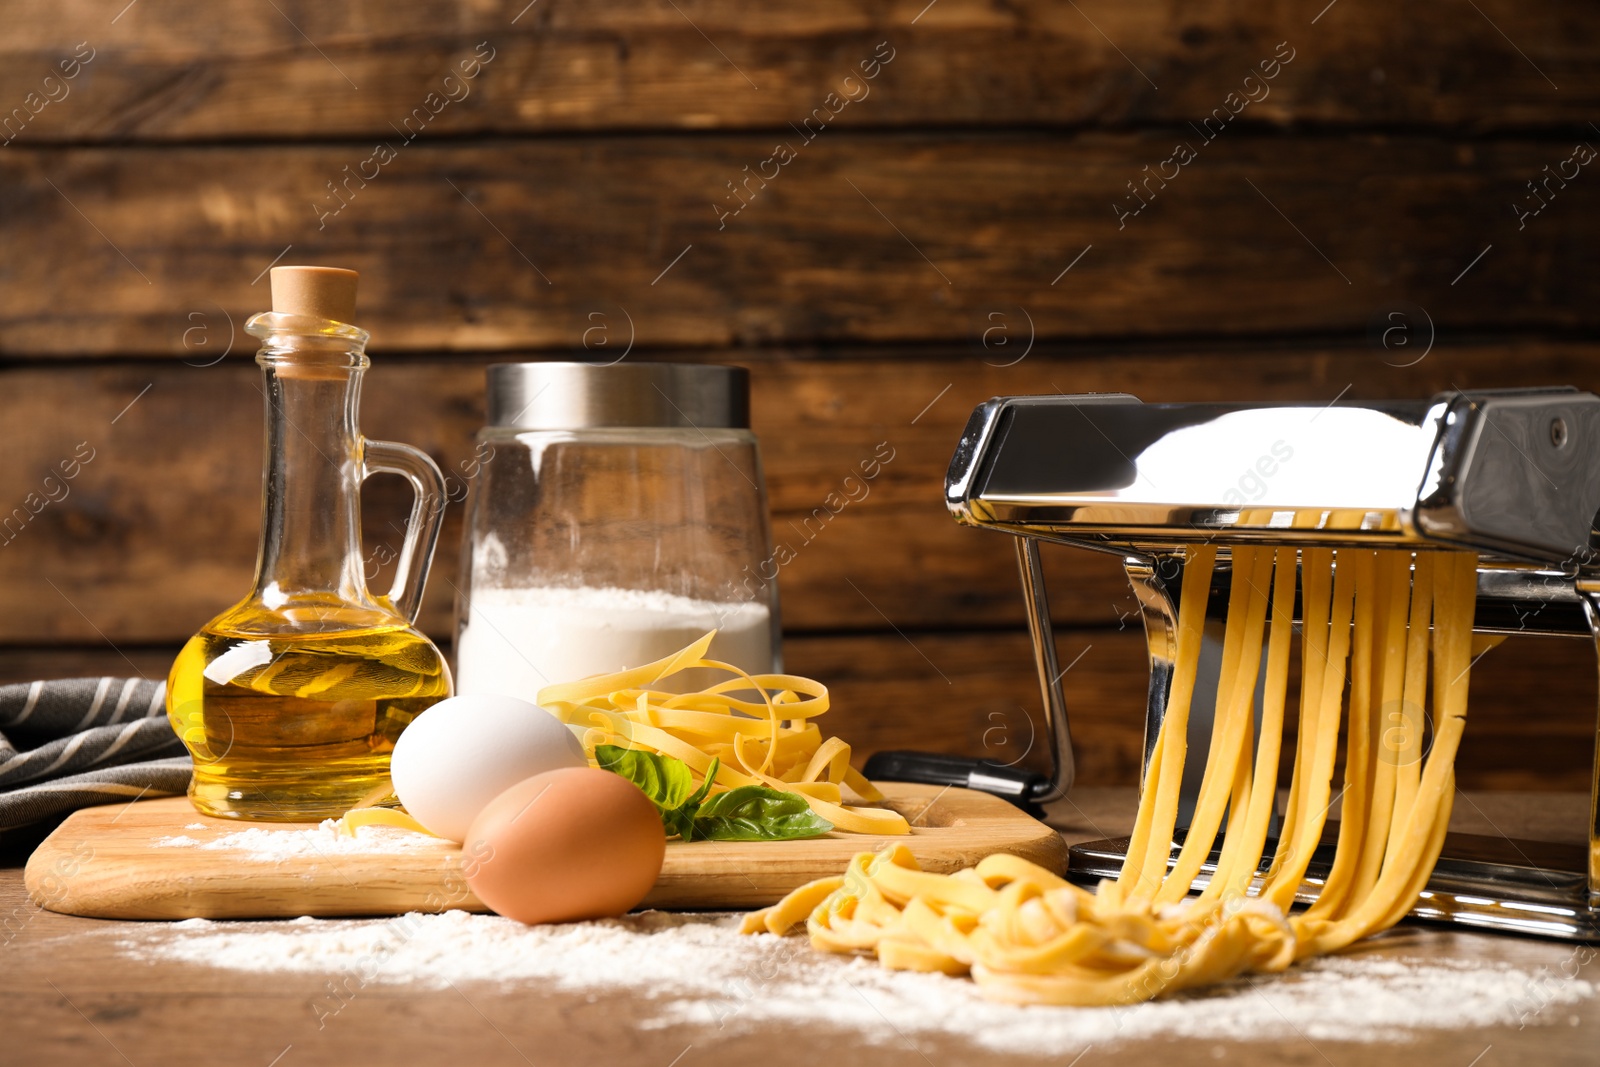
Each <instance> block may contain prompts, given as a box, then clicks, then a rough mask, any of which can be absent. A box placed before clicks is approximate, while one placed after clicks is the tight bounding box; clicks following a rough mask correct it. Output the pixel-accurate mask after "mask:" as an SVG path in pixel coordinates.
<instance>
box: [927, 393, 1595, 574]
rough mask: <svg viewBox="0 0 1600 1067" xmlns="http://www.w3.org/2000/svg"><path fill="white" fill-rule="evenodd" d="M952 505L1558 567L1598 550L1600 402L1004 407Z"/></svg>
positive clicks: (992, 405) (1190, 537)
mask: <svg viewBox="0 0 1600 1067" xmlns="http://www.w3.org/2000/svg"><path fill="white" fill-rule="evenodd" d="M1555 421H1560V422H1561V424H1562V425H1563V426H1565V427H1566V429H1565V431H1564V432H1563V433H1562V434H1560V435H1554V434H1552V433H1551V431H1550V426H1551V425H1553V424H1554V422H1555ZM1558 436H1559V439H1560V443H1559V444H1558V443H1557V437H1558ZM945 501H946V505H947V506H948V507H949V508H950V510H951V512H952V513H953V514H954V515H955V516H956V518H957V519H958V520H959V521H961V522H964V523H968V524H971V525H977V526H990V527H998V528H1002V529H1006V530H1008V531H1009V532H1011V533H1017V534H1027V535H1030V536H1050V537H1052V538H1054V539H1060V540H1078V541H1095V540H1099V541H1104V542H1110V543H1112V544H1115V545H1120V546H1122V547H1124V548H1127V549H1135V550H1137V549H1138V548H1139V546H1141V545H1147V544H1149V543H1152V542H1155V543H1165V544H1169V545H1170V544H1173V543H1181V542H1185V541H1194V540H1205V539H1210V538H1212V537H1215V536H1218V535H1221V536H1224V537H1226V538H1228V539H1229V540H1249V541H1256V542H1273V543H1285V542H1293V541H1301V542H1305V541H1309V542H1313V543H1319V544H1358V543H1359V544H1373V545H1382V544H1391V545H1405V544H1409V545H1424V544H1449V545H1459V546H1461V547H1465V548H1473V549H1476V550H1478V551H1479V552H1481V553H1487V554H1491V555H1496V556H1504V557H1507V558H1512V559H1523V560H1532V561H1543V562H1546V563H1554V564H1562V563H1564V562H1567V561H1570V560H1572V559H1574V558H1575V557H1576V556H1577V555H1578V554H1581V553H1583V552H1585V551H1587V550H1589V548H1590V546H1591V544H1592V543H1593V540H1594V539H1593V530H1592V527H1593V523H1594V518H1595V513H1596V511H1597V510H1600V397H1597V396H1595V395H1594V394H1592V393H1582V392H1578V391H1576V390H1571V389H1543V390H1501V391H1495V392H1480V393H1454V394H1446V395H1442V396H1440V397H1437V398H1435V399H1434V400H1432V401H1413V402H1369V403H1350V402H1345V403H1340V404H1337V405H1333V406H1327V405H1320V406H1319V405H1309V404H1308V405H1266V404H1143V403H1140V402H1138V401H1137V400H1134V399H1132V398H1129V397H1126V396H1122V395H1116V396H1092V395H1091V396H1044V397H1001V398H997V399H994V400H990V401H988V402H987V403H985V404H983V405H980V406H979V408H978V410H977V411H975V412H974V413H973V417H972V419H971V420H970V421H969V423H968V426H967V431H966V433H965V434H964V435H963V437H962V444H961V447H960V448H958V450H957V452H956V455H955V457H954V458H953V460H952V463H951V467H950V471H949V474H948V475H947V477H946V483H945ZM1347 524H1353V525H1354V528H1352V529H1340V530H1337V531H1335V530H1331V529H1329V527H1330V525H1347Z"/></svg>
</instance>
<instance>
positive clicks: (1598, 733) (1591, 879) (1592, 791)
mask: <svg viewBox="0 0 1600 1067" xmlns="http://www.w3.org/2000/svg"><path fill="white" fill-rule="evenodd" d="M1578 592H1579V594H1580V595H1581V596H1582V597H1583V610H1584V614H1585V615H1587V616H1588V618H1589V625H1590V627H1591V628H1592V629H1593V630H1594V638H1595V651H1596V654H1597V655H1600V581H1595V580H1592V579H1585V580H1583V581H1580V582H1579V583H1578ZM1587 870H1588V880H1587V881H1588V896H1589V907H1591V908H1593V909H1595V910H1596V911H1597V912H1600V720H1597V721H1596V725H1595V751H1594V775H1593V778H1592V780H1591V785H1590V787H1589V856H1588V863H1587Z"/></svg>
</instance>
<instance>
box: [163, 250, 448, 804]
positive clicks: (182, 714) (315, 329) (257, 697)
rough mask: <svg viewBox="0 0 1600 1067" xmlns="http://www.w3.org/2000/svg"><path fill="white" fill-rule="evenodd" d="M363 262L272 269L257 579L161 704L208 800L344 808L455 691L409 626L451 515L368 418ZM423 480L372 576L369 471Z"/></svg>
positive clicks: (261, 328) (436, 483)
mask: <svg viewBox="0 0 1600 1067" xmlns="http://www.w3.org/2000/svg"><path fill="white" fill-rule="evenodd" d="M355 284H356V273H355V272H354V271H345V270H337V269H334V268H327V267H275V268H273V270H272V298H273V310H272V311H270V312H265V313H262V314H259V315H256V316H254V317H253V318H251V319H250V321H249V322H248V324H247V325H246V327H245V329H246V330H247V331H248V332H249V333H251V334H252V335H254V336H255V337H258V338H260V339H261V341H262V347H261V350H260V352H259V353H258V355H257V356H256V362H257V363H259V364H260V365H261V369H262V387H263V391H264V394H265V396H266V401H267V404H266V465H265V474H264V485H263V494H262V530H261V543H260V552H259V555H258V557H257V563H256V578H255V584H254V587H253V588H252V589H251V591H250V594H249V595H248V596H247V597H245V598H244V599H243V600H241V601H240V602H239V603H237V604H235V605H234V606H233V607H231V608H229V609H228V610H227V611H224V612H223V613H222V614H221V615H219V616H217V617H216V618H215V619H212V620H211V621H210V622H209V623H207V624H206V625H205V626H204V627H203V628H202V629H201V630H200V632H199V633H197V634H195V636H194V637H192V638H191V639H190V640H189V642H188V643H187V644H186V645H184V647H183V650H182V651H181V652H179V654H178V658H177V660H176V662H175V663H174V664H173V666H172V672H171V674H170V676H169V678H168V680H167V715H168V717H169V718H170V720H171V721H172V726H173V729H174V730H175V731H176V732H177V734H178V736H179V737H180V738H182V739H183V742H184V744H185V745H186V746H187V747H188V749H189V751H190V753H191V754H192V755H193V757H194V778H193V780H192V782H191V784H190V786H189V799H190V801H191V802H192V803H193V804H194V806H195V808H196V809H197V810H199V811H201V812H202V813H204V814H206V815H214V816H220V817H223V818H236V819H252V820H268V821H305V820H318V819H322V818H326V817H330V816H337V815H341V814H343V813H344V812H345V811H346V810H348V809H349V808H350V807H352V806H354V805H355V804H356V803H357V802H359V801H361V800H362V799H364V798H366V797H367V796H368V795H369V794H372V793H373V792H375V791H382V790H383V788H384V786H385V783H386V782H387V780H388V774H389V755H390V752H391V751H392V750H393V748H394V742H395V739H396V738H398V737H399V736H400V732H401V731H402V730H404V729H405V727H406V725H407V724H409V723H410V722H411V721H412V719H414V718H415V717H416V716H417V715H418V714H420V713H421V712H422V711H423V710H424V709H426V708H428V707H429V706H431V705H433V704H434V703H437V702H438V701H440V700H443V699H444V698H445V697H448V696H449V695H450V693H451V679H450V672H449V668H448V667H447V666H446V664H445V661H444V657H443V656H442V655H441V654H440V652H439V650H438V649H437V648H436V647H435V646H434V644H433V642H431V641H430V640H429V639H428V638H427V637H426V636H424V635H423V634H422V633H421V632H420V631H419V630H417V629H416V628H415V627H414V626H413V623H414V622H415V620H416V616H417V612H418V610H419V608H420V606H421V600H422V590H423V586H424V583H425V582H426V580H427V573H428V567H429V564H430V562H431V560H432V556H433V549H434V545H435V543H436V542H437V540H438V536H439V526H440V523H441V521H442V519H443V513H444V504H445V482H444V477H443V475H442V474H441V473H440V472H439V469H438V467H437V466H436V465H435V464H434V463H433V461H432V460H431V459H429V458H428V456H427V455H426V454H425V453H423V452H421V451H419V450H418V449H415V448H412V447H410V446H409V445H402V444H395V443H392V442H387V441H369V440H367V439H366V438H364V437H362V436H361V432H360V430H359V429H358V428H357V424H356V414H357V408H358V404H359V399H360V383H361V376H362V373H363V372H364V371H365V370H366V369H367V367H368V366H369V360H368V358H367V356H366V353H365V347H366V342H367V337H368V335H367V333H366V332H365V331H364V330H361V329H358V328H357V327H355V326H351V325H349V319H350V318H352V317H353V316H354V308H355ZM376 471H385V472H391V473H396V474H400V475H402V476H404V477H405V478H406V479H407V480H409V481H410V482H411V484H412V487H413V489H414V490H415V492H416V502H415V505H414V506H413V508H412V512H411V521H410V522H409V524H408V525H407V529H406V540H405V545H404V547H403V548H402V550H401V552H400V556H399V560H398V573H397V575H396V577H395V581H394V586H393V588H391V589H390V591H389V592H388V593H387V594H385V595H378V596H374V595H373V594H372V593H370V592H369V591H368V589H367V585H366V580H365V575H364V572H363V566H362V557H361V521H360V492H361V483H362V481H363V480H365V478H366V477H367V475H369V474H371V473H373V472H376Z"/></svg>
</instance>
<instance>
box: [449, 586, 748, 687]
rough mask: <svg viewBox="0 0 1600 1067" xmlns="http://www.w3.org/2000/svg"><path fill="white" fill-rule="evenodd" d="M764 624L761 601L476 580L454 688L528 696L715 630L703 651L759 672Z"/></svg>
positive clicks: (680, 680) (691, 682)
mask: <svg viewBox="0 0 1600 1067" xmlns="http://www.w3.org/2000/svg"><path fill="white" fill-rule="evenodd" d="M772 623H773V620H772V615H771V613H770V612H769V611H768V609H767V605H765V604H762V603H757V602H751V601H744V602H722V603H719V602H717V601H711V600H695V599H693V598H691V597H685V596H677V595H674V594H672V593H664V592H660V591H656V590H643V589H616V588H593V587H588V586H580V587H577V588H537V589H492V588H490V589H474V590H473V591H472V597H471V611H470V613H469V615H468V617H467V619H466V625H465V626H463V627H462V629H461V633H460V636H459V638H458V640H457V643H456V692H457V693H458V694H478V693H501V694H505V695H507V696H514V697H520V698H521V699H523V700H533V699H534V696H535V695H536V694H537V693H538V691H539V690H540V689H541V688H543V687H544V686H547V685H554V684H556V683H558V682H571V681H576V680H577V679H579V678H585V677H588V676H589V675H591V674H607V673H610V672H612V671H620V670H625V669H627V668H629V667H638V666H642V665H643V664H646V663H650V662H652V661H654V660H658V659H661V658H662V657H663V656H670V655H671V654H672V653H674V652H677V651H678V650H679V649H681V648H683V647H684V646H685V645H688V644H690V643H692V642H694V641H696V640H698V639H699V638H701V637H703V636H704V635H705V633H706V631H707V630H713V629H714V630H716V631H717V636H716V639H715V640H714V641H713V642H712V644H711V658H713V659H719V660H722V661H724V662H727V663H732V664H734V665H735V666H737V667H739V668H741V669H743V670H745V671H748V672H750V673H752V674H756V673H766V672H769V671H771V670H772V669H773V666H774V663H773V649H774V647H775V644H774V641H773V625H772ZM696 673H699V672H686V673H685V674H684V675H680V676H678V677H677V678H675V679H673V683H674V684H672V685H671V688H673V689H678V690H686V689H693V688H698V684H703V683H700V680H697V679H695V678H694V677H691V675H693V674H696ZM724 677H725V676H724ZM708 680H709V679H708Z"/></svg>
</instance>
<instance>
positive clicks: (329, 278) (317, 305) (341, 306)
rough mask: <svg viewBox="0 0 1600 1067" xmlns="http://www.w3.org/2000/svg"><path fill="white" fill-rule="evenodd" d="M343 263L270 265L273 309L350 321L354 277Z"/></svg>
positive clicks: (354, 309) (285, 313)
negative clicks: (344, 267)
mask: <svg viewBox="0 0 1600 1067" xmlns="http://www.w3.org/2000/svg"><path fill="white" fill-rule="evenodd" d="M360 277H361V275H359V274H358V273H356V272H355V271H353V270H345V269H343V268H342V267H273V268H272V310H273V311H275V312H278V313H279V314H282V315H308V316H310V317H312V318H318V319H332V320H333V321H334V322H349V321H351V320H352V319H354V318H355V315H356V280H357V279H358V278H360Z"/></svg>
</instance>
